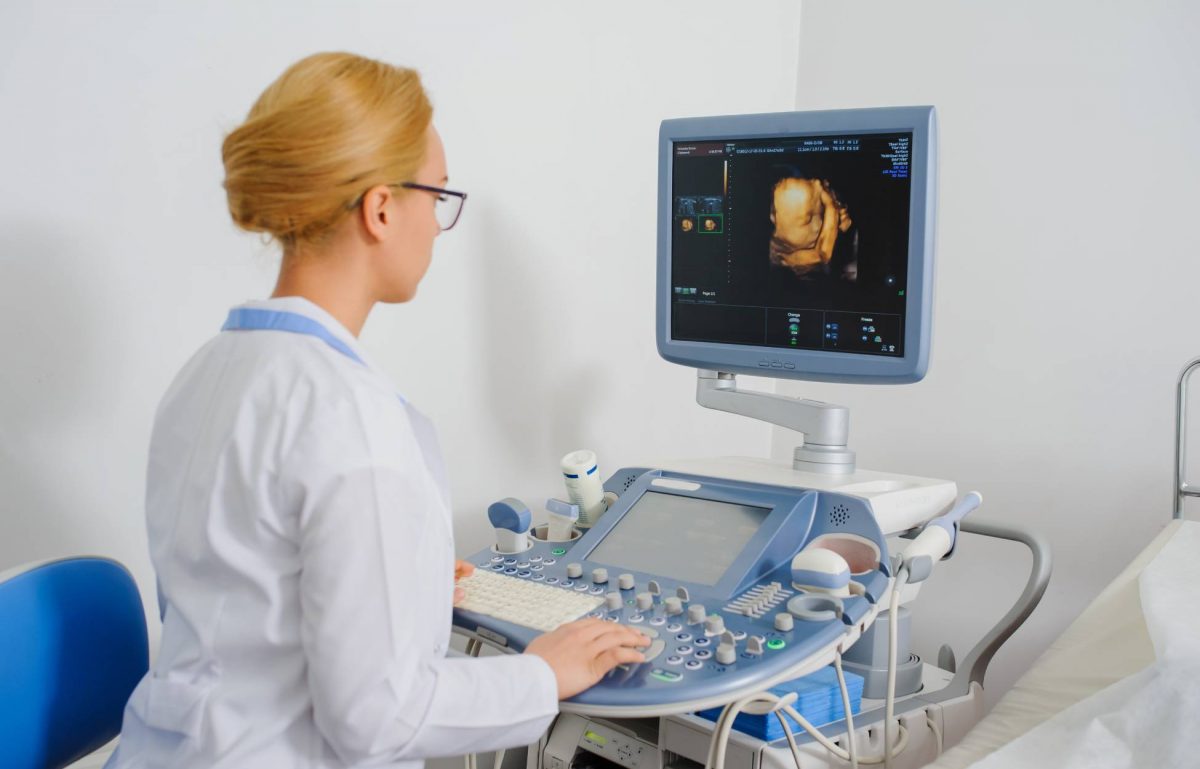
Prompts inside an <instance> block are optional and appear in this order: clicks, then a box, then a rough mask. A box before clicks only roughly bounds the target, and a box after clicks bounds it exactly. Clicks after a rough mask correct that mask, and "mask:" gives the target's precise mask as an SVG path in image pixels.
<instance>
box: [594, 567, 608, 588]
mask: <svg viewBox="0 0 1200 769" xmlns="http://www.w3.org/2000/svg"><path fill="white" fill-rule="evenodd" d="M592 582H595V583H596V584H597V585H603V584H604V583H605V582H608V569H592Z"/></svg>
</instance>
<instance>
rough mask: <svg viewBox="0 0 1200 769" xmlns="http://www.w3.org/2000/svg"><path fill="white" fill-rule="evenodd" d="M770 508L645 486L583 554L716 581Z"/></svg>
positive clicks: (642, 569) (698, 581)
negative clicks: (650, 488) (640, 495)
mask: <svg viewBox="0 0 1200 769" xmlns="http://www.w3.org/2000/svg"><path fill="white" fill-rule="evenodd" d="M770 512H771V508H767V507H752V506H750V505H739V504H734V503H730V502H714V501H712V500H708V499H697V498H694V497H684V496H679V495H677V494H664V493H660V492H656V491H647V492H646V493H645V494H643V495H642V497H641V499H639V500H638V501H637V502H636V503H635V504H634V505H633V507H631V508H630V509H629V511H628V512H627V513H625V515H624V516H622V517H621V520H620V521H619V522H618V523H617V525H616V526H614V527H613V529H612V531H610V532H609V533H608V534H607V536H605V537H604V539H602V540H600V543H599V544H598V545H597V546H596V547H595V548H594V549H593V550H592V552H591V553H590V554H589V555H588V560H590V561H595V562H597V563H602V564H604V565H606V566H612V567H616V568H621V569H630V570H633V571H640V572H645V573H648V574H669V575H671V577H673V578H675V579H679V580H682V581H684V582H692V583H695V584H697V585H710V586H711V585H716V584H717V583H718V582H719V581H720V580H721V577H723V576H724V575H725V572H726V571H727V570H728V569H729V567H730V566H731V565H732V564H733V561H734V559H736V558H737V557H738V555H739V554H741V552H742V549H743V548H745V546H746V544H747V543H748V542H749V541H750V538H751V537H753V536H754V533H755V532H756V531H758V528H759V527H760V526H761V525H762V523H763V521H765V520H766V518H767V516H768V515H769V514H770Z"/></svg>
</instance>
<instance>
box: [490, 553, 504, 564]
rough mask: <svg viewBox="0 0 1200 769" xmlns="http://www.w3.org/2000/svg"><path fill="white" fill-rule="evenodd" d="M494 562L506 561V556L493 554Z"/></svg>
mask: <svg viewBox="0 0 1200 769" xmlns="http://www.w3.org/2000/svg"><path fill="white" fill-rule="evenodd" d="M492 563H504V556H502V555H493V556H492Z"/></svg>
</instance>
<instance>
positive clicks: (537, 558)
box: [529, 555, 542, 563]
mask: <svg viewBox="0 0 1200 769" xmlns="http://www.w3.org/2000/svg"><path fill="white" fill-rule="evenodd" d="M529 562H530V563H541V562H542V557H541V556H540V555H531V556H529Z"/></svg>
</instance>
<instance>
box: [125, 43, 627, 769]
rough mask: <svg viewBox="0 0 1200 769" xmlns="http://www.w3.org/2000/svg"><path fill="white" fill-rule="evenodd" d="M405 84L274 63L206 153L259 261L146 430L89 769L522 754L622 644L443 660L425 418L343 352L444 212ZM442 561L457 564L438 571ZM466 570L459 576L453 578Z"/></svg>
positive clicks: (447, 538)
mask: <svg viewBox="0 0 1200 769" xmlns="http://www.w3.org/2000/svg"><path fill="white" fill-rule="evenodd" d="M431 115H432V109H431V107H430V104H429V101H428V99H427V97H426V95H425V93H424V91H423V89H422V87H421V83H420V81H419V79H418V77H417V74H416V73H415V72H413V71H411V70H406V69H400V68H396V67H392V66H389V65H387V64H383V63H380V62H376V61H371V60H368V59H364V58H361V57H357V56H352V55H348V54H319V55H316V56H311V57H309V58H307V59H304V60H302V61H300V62H298V63H297V64H295V65H293V66H292V67H291V68H290V69H288V70H287V71H286V72H285V73H284V74H283V75H282V76H281V77H280V78H279V79H278V80H277V81H276V82H275V83H273V84H272V85H271V86H270V87H269V88H267V90H266V91H265V92H264V93H263V94H262V96H261V97H260V98H259V100H258V102H257V103H256V104H255V105H254V107H253V109H252V110H251V111H250V115H249V117H248V118H247V120H246V122H245V123H244V124H243V125H242V126H240V127H239V128H237V129H236V130H234V131H233V132H232V133H231V134H230V135H229V136H228V137H227V138H226V140H225V143H224V147H223V156H224V162H225V173H226V178H225V189H226V192H227V195H228V199H229V209H230V212H231V214H232V216H233V219H234V221H235V222H236V223H237V224H238V226H240V227H242V228H243V229H246V230H249V231H252V232H263V233H269V234H270V235H271V236H272V237H273V238H274V239H275V240H277V241H278V242H279V243H280V244H281V245H282V248H283V261H282V265H281V268H280V273H279V280H278V283H277V285H276V287H275V292H274V294H273V295H272V298H270V299H267V300H265V301H256V302H250V303H248V304H246V305H244V306H242V307H239V308H235V309H234V310H233V311H231V312H230V314H229V318H228V320H227V321H226V324H225V327H224V329H223V330H222V333H220V334H219V335H218V336H217V337H215V338H214V339H213V340H212V341H210V342H209V343H208V344H206V345H205V346H204V347H203V348H201V350H200V351H199V352H198V353H196V355H195V356H194V357H193V358H192V359H191V360H190V361H189V362H188V364H187V365H186V366H185V367H184V369H183V371H182V372H181V373H180V374H179V376H178V377H177V379H176V380H175V382H174V383H173V384H172V385H171V387H170V389H169V390H168V392H167V394H166V396H165V397H164V399H163V402H162V404H161V405H160V406H159V410H158V413H157V416H156V420H155V426H154V432H153V437H152V439H151V447H150V466H149V472H148V479H147V500H146V516H147V526H148V530H149V538H150V550H151V557H152V559H153V561H154V566H155V569H156V571H157V574H158V579H159V583H160V593H161V596H160V598H161V601H162V608H163V617H164V619H163V635H162V647H161V650H160V652H159V655H158V658H157V660H156V662H155V664H154V666H153V668H152V670H151V671H150V673H148V674H147V676H146V678H145V679H143V680H142V682H141V683H140V684H139V685H138V687H137V689H136V690H135V691H134V693H133V695H132V696H131V698H130V700H129V704H128V706H127V708H126V711H125V721H124V727H123V729H122V736H121V743H120V747H119V749H118V751H117V753H116V754H114V756H113V758H112V759H111V760H110V763H109V766H110V767H118V768H123V767H168V766H169V767H175V768H180V767H255V768H256V769H257V768H259V767H263V768H264V769H265V768H274V767H281V768H282V767H321V768H325V767H330V768H332V767H351V766H357V765H370V766H383V765H387V766H403V765H408V764H409V762H417V763H418V764H419V760H420V759H423V758H425V757H428V756H441V755H454V754H459V753H464V752H474V751H479V750H490V749H495V748H499V747H505V746H513V745H520V744H528V743H530V742H533V741H536V740H537V738H538V736H539V735H540V734H541V733H542V731H543V730H545V728H546V727H547V726H548V725H549V723H550V720H551V719H552V718H553V716H554V715H555V713H556V712H557V701H558V700H559V699H560V698H564V697H569V696H571V695H573V694H576V693H578V692H580V691H582V690H583V689H585V688H587V687H588V686H590V685H592V684H594V683H595V682H596V681H598V680H599V679H600V677H601V676H603V675H604V674H605V673H606V672H608V671H609V670H610V669H611V668H613V667H614V666H615V665H618V664H621V663H627V662H640V661H641V660H642V655H641V653H640V652H638V651H637V649H636V648H635V647H637V646H643V645H645V644H646V640H645V638H644V636H642V635H641V634H639V633H635V632H634V631H632V630H629V629H628V628H623V627H621V626H618V625H614V624H611V623H606V622H601V621H599V620H584V621H580V622H576V623H572V624H570V625H566V626H564V627H562V628H559V629H558V630H556V631H554V632H552V633H549V634H547V635H544V636H542V637H540V638H538V639H537V640H535V641H534V642H533V643H531V644H530V645H529V648H528V649H527V650H526V653H525V654H521V655H511V656H503V657H493V658H488V659H472V658H446V657H445V654H446V649H447V645H448V643H449V636H450V612H451V603H452V600H453V598H454V591H455V588H454V582H453V580H454V576H453V571H454V567H455V563H454V557H453V540H452V535H451V523H450V507H449V500H448V495H447V488H446V483H445V478H444V473H443V469H442V466H441V458H440V455H439V452H438V449H437V446H436V440H435V437H434V434H433V431H432V429H431V427H430V425H429V423H428V422H427V421H426V420H425V418H424V417H422V416H421V415H420V414H419V413H418V412H417V411H416V410H414V409H413V408H412V407H411V406H410V405H408V403H407V402H406V401H405V400H404V399H403V398H402V397H400V396H399V395H398V394H397V393H396V391H395V389H394V388H393V387H392V385H391V384H390V383H389V382H388V381H387V378H386V377H385V376H384V375H383V374H382V373H380V372H379V370H378V369H376V368H375V367H374V366H373V365H372V364H371V363H370V360H369V359H368V358H367V356H366V354H365V353H364V352H363V350H362V348H361V347H359V345H358V341H357V338H356V337H357V336H358V333H359V331H360V330H361V329H362V326H363V324H364V323H365V322H366V319H367V315H368V314H369V313H370V311H371V308H372V307H373V306H374V305H375V303H376V302H389V303H390V302H405V301H408V300H409V299H412V298H413V296H414V295H415V293H416V290H417V284H418V283H419V282H420V280H421V278H422V277H423V276H424V274H425V271H426V269H427V268H428V267H429V262H430V258H431V253H432V248H433V240H434V238H435V237H437V235H438V234H439V232H441V231H443V230H445V229H449V228H450V227H451V226H453V224H454V223H455V221H456V220H457V218H458V214H459V213H460V207H461V204H462V201H463V199H464V198H465V197H466V196H465V195H463V194H461V193H453V192H449V191H446V190H445V189H444V187H445V184H446V183H447V175H446V161H445V155H444V153H443V149H442V143H441V140H440V139H439V137H438V134H437V132H436V131H435V130H434V129H433V126H432V124H431ZM460 568H464V567H462V566H460ZM465 568H469V567H465Z"/></svg>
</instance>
